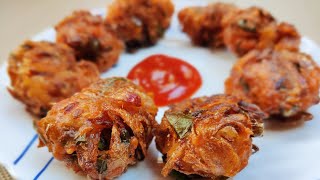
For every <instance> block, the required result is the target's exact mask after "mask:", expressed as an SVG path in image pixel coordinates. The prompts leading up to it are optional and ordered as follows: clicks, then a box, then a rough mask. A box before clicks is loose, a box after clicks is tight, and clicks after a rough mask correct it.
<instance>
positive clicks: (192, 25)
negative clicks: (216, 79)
mask: <svg viewBox="0 0 320 180" xmlns="http://www.w3.org/2000/svg"><path fill="white" fill-rule="evenodd" d="M236 10H237V8H236V7H235V6H234V5H233V4H227V3H213V4H209V5H208V6H205V7H201V6H194V7H187V8H184V9H182V10H181V11H180V12H179V14H178V18H179V21H180V24H181V26H182V30H183V31H184V32H185V33H187V34H188V35H189V36H190V38H191V40H192V42H193V44H195V45H199V46H208V47H211V48H220V47H224V42H223V26H222V19H223V17H225V16H228V14H229V13H232V12H233V11H236Z"/></svg>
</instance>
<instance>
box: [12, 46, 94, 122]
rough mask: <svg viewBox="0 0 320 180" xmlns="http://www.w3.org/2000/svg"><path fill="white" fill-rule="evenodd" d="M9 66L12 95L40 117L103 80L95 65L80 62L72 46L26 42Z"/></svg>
mask: <svg viewBox="0 0 320 180" xmlns="http://www.w3.org/2000/svg"><path fill="white" fill-rule="evenodd" d="M8 64H9V65H8V73H9V76H10V78H11V87H8V90H9V92H10V93H11V95H12V96H14V97H15V98H16V99H18V100H20V101H22V102H23V103H25V104H26V106H27V110H28V111H29V112H31V113H33V114H35V115H38V116H45V114H46V113H47V111H48V110H49V109H50V108H51V106H52V104H53V103H56V102H58V101H60V100H62V99H65V98H67V97H70V96H71V95H73V94H74V93H75V92H78V91H80V90H81V89H82V88H84V87H87V86H89V84H91V83H92V82H94V81H96V80H98V79H99V71H98V69H97V67H96V66H95V65H94V64H92V63H91V62H85V61H80V62H76V60H75V57H74V53H73V50H72V49H70V48H69V47H68V46H66V45H63V44H54V43H50V42H45V41H42V42H33V41H26V42H24V43H23V44H22V45H21V46H20V47H19V48H18V49H17V50H16V51H14V52H13V53H12V54H11V55H10V58H9V63H8Z"/></svg>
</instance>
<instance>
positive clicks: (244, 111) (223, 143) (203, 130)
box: [155, 95, 265, 178]
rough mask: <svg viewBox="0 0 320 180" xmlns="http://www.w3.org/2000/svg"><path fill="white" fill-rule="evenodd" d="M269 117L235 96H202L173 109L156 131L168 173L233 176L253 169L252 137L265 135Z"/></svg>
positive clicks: (165, 171) (165, 170)
mask: <svg viewBox="0 0 320 180" xmlns="http://www.w3.org/2000/svg"><path fill="white" fill-rule="evenodd" d="M264 117H265V115H264V113H263V112H262V111H261V110H260V109H259V108H258V107H257V106H255V105H253V104H248V103H246V102H243V101H239V100H238V99H237V98H235V97H233V96H227V95H214V96H211V97H200V98H195V99H191V100H186V101H184V102H181V103H178V104H175V105H173V106H171V108H170V109H169V110H167V111H166V112H165V114H164V117H163V119H162V122H161V124H160V126H159V127H158V128H157V129H156V131H155V132H156V145H157V148H158V150H159V151H160V152H161V153H162V154H163V155H164V161H165V165H164V167H163V169H162V174H163V175H164V176H167V175H168V174H169V173H170V172H172V171H179V172H181V173H184V174H186V175H200V176H202V177H210V178H216V177H221V176H224V177H232V176H235V175H236V174H237V173H238V172H239V171H241V170H242V169H243V168H244V167H246V165H247V164H248V159H249V157H250V155H251V154H252V149H255V147H254V145H253V144H252V139H251V137H254V136H260V135H261V134H262V132H263V123H262V119H263V118H264Z"/></svg>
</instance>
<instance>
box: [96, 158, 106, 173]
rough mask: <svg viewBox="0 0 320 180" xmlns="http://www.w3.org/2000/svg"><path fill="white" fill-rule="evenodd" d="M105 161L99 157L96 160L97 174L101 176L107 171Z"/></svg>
mask: <svg viewBox="0 0 320 180" xmlns="http://www.w3.org/2000/svg"><path fill="white" fill-rule="evenodd" d="M107 168H108V166H107V161H106V160H105V159H102V158H101V157H98V159H97V171H98V173H99V174H103V173H104V172H105V171H106V170H107Z"/></svg>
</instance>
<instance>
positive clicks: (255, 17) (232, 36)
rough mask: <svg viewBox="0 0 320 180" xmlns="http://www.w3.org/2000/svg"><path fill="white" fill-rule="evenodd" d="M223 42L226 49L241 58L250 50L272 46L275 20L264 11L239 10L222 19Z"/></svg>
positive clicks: (251, 8) (274, 35)
mask: <svg viewBox="0 0 320 180" xmlns="http://www.w3.org/2000/svg"><path fill="white" fill-rule="evenodd" d="M223 26H224V27H225V29H224V35H223V36H224V42H225V44H226V46H227V47H228V49H229V50H230V51H231V52H233V53H235V54H236V55H238V56H243V55H245V54H246V53H247V52H249V51H250V50H252V49H261V48H265V47H270V46H272V45H273V43H274V40H275V39H276V29H277V28H276V26H277V25H276V20H275V19H274V17H273V16H272V15H271V14H270V13H269V12H267V11H266V10H264V9H261V8H258V7H250V8H247V9H241V10H239V11H237V12H234V13H232V14H230V15H229V16H228V17H225V18H224V19H223Z"/></svg>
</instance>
